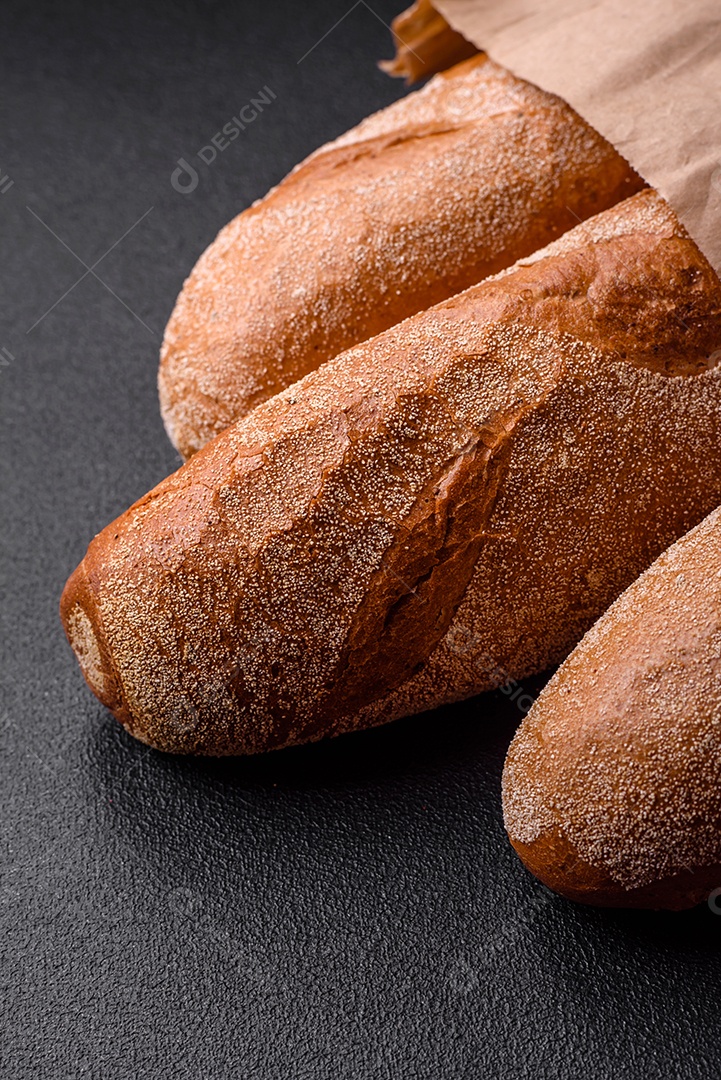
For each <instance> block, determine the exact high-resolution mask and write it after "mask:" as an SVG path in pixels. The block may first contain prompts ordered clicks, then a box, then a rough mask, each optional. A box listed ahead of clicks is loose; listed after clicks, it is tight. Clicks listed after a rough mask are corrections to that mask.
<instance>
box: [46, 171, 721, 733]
mask: <svg viewBox="0 0 721 1080" xmlns="http://www.w3.org/2000/svg"><path fill="white" fill-rule="evenodd" d="M720 342H721V284H720V283H719V281H718V278H717V277H716V275H715V274H714V272H713V270H712V269H711V267H710V266H709V265H708V263H707V262H706V260H705V259H704V258H703V256H702V255H701V253H700V252H699V251H698V249H697V247H696V246H695V244H694V243H693V242H692V241H691V240H690V239H689V238H688V237H687V235H686V234H685V232H684V231H683V229H682V227H681V226H680V224H679V223H678V221H677V219H676V217H675V215H674V213H673V211H672V210H671V209H670V208H669V207H668V206H667V205H666V204H665V203H664V202H663V200H662V199H660V197H659V196H657V195H656V194H655V193H653V192H650V191H647V192H642V193H640V194H638V195H636V196H634V197H633V198H632V199H629V200H627V201H626V202H624V203H622V204H620V205H619V206H617V207H615V208H613V209H612V210H609V211H606V212H605V213H604V214H601V215H599V216H598V217H596V218H594V219H592V220H591V221H589V222H586V223H585V224H583V225H580V226H578V228H577V229H574V230H573V231H572V232H570V233H568V234H566V235H565V236H564V237H562V238H561V239H560V240H559V241H557V242H556V243H555V244H553V245H552V246H551V247H550V248H548V249H546V251H542V252H539V253H537V254H536V255H534V256H533V257H531V258H530V259H529V260H528V264H527V265H522V264H519V265H518V266H516V267H515V268H514V269H513V270H512V271H509V272H507V273H505V274H503V275H501V276H500V277H499V278H497V279H491V280H489V281H487V282H483V283H482V284H480V285H476V286H474V287H472V288H471V289H469V290H467V291H466V292H465V293H462V294H461V295H459V296H456V297H454V298H452V299H450V300H448V301H445V302H444V303H442V304H440V305H438V306H436V307H434V308H431V309H429V310H428V311H425V312H422V313H420V314H418V315H416V316H414V317H412V318H410V319H408V320H406V321H405V322H403V323H401V324H400V325H398V326H396V327H393V328H392V329H390V330H388V331H386V332H385V333H383V334H381V335H379V336H378V337H376V338H373V339H372V340H370V341H368V342H365V343H364V344H362V345H359V346H356V347H355V348H354V349H351V350H349V351H348V352H346V353H344V354H342V355H341V356H339V357H337V358H336V359H335V360H333V361H331V362H330V363H328V364H326V365H324V366H323V367H322V368H320V369H318V370H317V371H315V372H312V373H311V374H310V375H308V376H306V377H305V378H304V379H303V380H302V381H301V382H299V383H297V384H296V385H294V386H293V387H290V388H289V389H287V390H285V391H283V392H282V393H281V394H278V395H277V396H276V397H274V398H273V399H271V400H270V401H268V402H266V403H264V404H263V405H260V406H259V407H258V408H257V409H256V410H254V412H253V413H252V414H251V415H250V416H248V417H246V418H245V419H244V420H242V421H239V422H238V423H236V424H235V425H233V426H232V427H231V428H229V429H228V430H227V431H226V432H224V433H223V434H222V435H220V436H219V437H218V438H217V439H216V440H214V441H213V442H212V443H211V444H210V445H209V446H207V447H206V448H205V449H204V450H203V451H201V452H200V453H199V454H197V455H196V456H195V457H194V458H193V459H192V460H191V461H190V462H188V463H187V464H186V465H185V466H183V467H182V468H181V469H180V470H179V471H178V472H176V473H175V474H174V475H173V476H171V477H169V479H167V480H166V481H164V482H163V483H161V484H160V485H158V487H156V488H155V489H154V490H153V491H152V492H150V494H149V495H147V496H146V497H145V498H143V499H141V500H140V501H139V502H138V503H136V504H135V505H134V506H133V507H131V509H130V510H129V511H127V513H125V514H124V515H122V516H121V517H120V518H118V520H117V521H116V522H115V523H114V524H112V525H110V526H108V528H106V529H105V530H104V531H103V532H102V533H101V534H100V535H99V536H97V537H96V538H95V540H94V541H93V542H92V544H91V545H90V548H89V550H88V553H87V555H86V557H85V559H84V560H83V562H82V563H81V565H80V566H79V567H78V569H77V570H76V571H75V573H74V574H73V576H72V577H71V579H70V581H69V582H68V584H67V586H66V589H65V592H64V594H63V600H62V616H63V620H64V623H65V626H66V629H67V632H68V636H69V638H70V641H71V643H72V645H73V648H74V649H75V651H76V653H77V655H78V658H79V660H80V663H81V666H82V668H83V671H84V672H85V675H86V678H87V680H88V682H89V683H90V686H91V687H92V689H93V690H94V691H95V693H96V694H97V695H98V697H99V698H100V699H101V700H102V701H103V702H105V704H106V705H108V707H109V708H111V709H112V710H113V711H114V712H115V714H116V715H117V716H118V718H119V719H120V720H121V721H122V722H123V723H124V724H125V725H126V726H127V727H128V729H129V730H130V731H132V732H133V734H135V735H137V736H138V737H139V738H141V739H143V740H145V741H146V742H149V743H151V744H152V745H154V746H157V747H160V748H162V749H166V750H174V751H183V752H195V753H205V754H229V753H250V752H254V751H259V750H266V749H270V748H273V747H280V746H285V745H289V744H292V743H299V742H303V741H307V740H310V739H315V738H320V737H321V736H323V735H328V734H335V733H338V732H340V731H345V730H353V729H355V728H360V727H364V726H369V725H371V724H376V723H382V722H384V721H386V720H391V719H393V718H394V717H397V716H401V715H404V714H408V713H412V712H418V711H420V710H422V709H426V708H430V707H433V706H435V705H438V704H441V703H442V702H446V701H451V700H454V699H458V698H463V697H468V696H470V695H472V694H476V693H478V692H479V691H482V690H486V689H488V688H490V687H491V686H493V685H495V684H496V683H497V682H498V674H497V673H498V671H499V670H500V671H502V672H504V674H505V677H508V676H514V677H519V676H523V675H526V674H529V673H531V672H534V671H540V670H542V669H544V668H546V667H547V666H548V665H549V664H551V663H553V662H555V661H559V660H561V659H562V658H563V657H564V656H566V655H567V653H568V652H569V651H570V649H571V648H572V647H573V646H574V645H575V644H576V642H577V641H578V640H579V638H580V637H581V636H582V634H583V633H584V632H585V631H586V630H587V629H588V627H589V626H590V625H591V624H592V623H593V621H594V620H595V619H596V618H597V617H598V616H599V615H600V614H601V612H602V611H603V610H604V609H605V608H606V607H607V606H608V604H609V603H610V602H611V601H612V600H613V599H615V597H616V596H617V595H618V594H619V593H620V592H621V591H622V590H623V589H624V588H625V587H626V586H627V585H628V584H629V583H630V582H631V581H632V580H633V579H634V578H635V577H636V576H637V575H638V574H639V573H640V572H641V570H643V569H644V568H645V567H646V566H648V565H649V564H650V563H651V562H652V561H653V559H654V558H656V556H657V555H658V554H659V553H660V552H661V551H663V550H664V548H666V547H667V546H668V545H669V543H671V542H672V541H673V540H674V539H676V538H677V537H678V536H680V535H681V534H683V533H684V532H685V531H686V530H687V529H688V528H690V527H691V526H692V525H694V524H696V522H698V521H699V520H700V519H701V518H702V517H703V516H704V515H705V514H707V513H708V512H709V511H710V509H711V508H712V507H713V506H714V505H715V504H716V503H718V502H719V501H721V470H720V469H719V467H718V464H719V463H718V447H719V444H720V441H721V369H719V368H717V367H712V366H711V365H710V362H709V356H710V355H711V353H712V351H713V349H714V348H715V347H716V346H717V345H718V344H719V343H720Z"/></svg>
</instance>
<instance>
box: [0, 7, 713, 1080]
mask: <svg viewBox="0 0 721 1080" xmlns="http://www.w3.org/2000/svg"><path fill="white" fill-rule="evenodd" d="M399 6H400V2H399V0H396V3H393V0H371V6H370V7H369V6H368V5H366V4H364V3H362V2H361V3H359V4H357V5H356V6H355V7H353V8H350V4H348V5H346V2H345V0H343V2H342V3H339V2H337V0H325V2H321V0H316V2H314V3H313V4H312V5H301V4H291V3H289V2H286V3H275V2H270V0H269V2H268V3H266V4H250V3H242V4H241V3H234V4H233V3H211V2H206V3H195V4H193V3H190V2H186V3H176V4H171V3H166V2H162V3H152V2H150V0H148V2H146V3H145V4H141V3H123V2H122V0H121V2H113V3H109V2H107V0H102V2H99V3H95V4H90V3H87V4H85V5H83V6H75V5H73V4H70V3H56V4H43V3H38V4H35V5H28V4H27V3H16V4H8V3H5V4H3V5H2V8H0V135H1V142H0V229H1V230H2V232H1V236H2V248H1V250H2V260H1V261H0V284H1V287H2V304H1V305H0V364H1V365H2V366H0V394H1V397H2V412H3V418H2V436H3V439H4V446H3V450H2V468H3V482H2V496H3V500H4V502H5V503H6V507H4V510H3V520H4V529H3V542H4V545H5V547H4V552H3V563H2V566H3V595H4V602H3V604H2V606H1V607H0V617H1V618H2V621H3V630H4V633H3V643H2V647H3V650H4V656H3V659H4V665H3V669H4V674H5V677H4V697H3V704H2V727H1V735H0V739H1V743H2V750H1V753H2V759H1V764H0V769H1V772H2V781H1V782H2V788H1V789H0V790H1V797H2V815H1V829H2V840H1V846H0V868H1V870H0V920H1V925H0V947H1V949H2V962H1V964H0V981H1V982H2V1014H3V1015H2V1017H1V1018H0V1075H2V1076H3V1077H5V1076H7V1077H11V1078H16V1077H17V1078H20V1077H23V1078H24V1077H28V1078H29V1077H32V1078H38V1077H41V1078H44V1077H52V1078H55V1077H58V1078H65V1077H71V1078H75V1077H81V1076H82V1077H98V1078H102V1080H115V1078H120V1077H123V1078H124V1077H140V1078H156V1077H158V1078H160V1077H189V1078H193V1080H221V1078H222V1080H231V1078H232V1080H239V1078H245V1077H262V1078H273V1080H275V1078H278V1080H280V1078H324V1077H328V1078H333V1080H339V1078H345V1077H353V1078H356V1077H358V1078H375V1077H380V1078H388V1080H391V1078H392V1080H396V1078H402V1077H408V1078H424V1080H426V1078H427V1080H444V1078H448V1080H459V1078H465V1077H469V1078H476V1077H518V1078H521V1077H524V1078H525V1077H529V1078H530V1077H549V1078H554V1080H559V1078H561V1080H562V1078H566V1077H568V1078H574V1080H575V1078H577V1077H579V1076H582V1077H584V1078H588V1080H594V1078H607V1077H608V1078H617V1077H629V1078H633V1080H641V1078H646V1077H648V1078H649V1080H651V1078H653V1080H657V1078H661V1077H663V1078H667V1077H683V1078H686V1077H711V1076H718V1075H719V1071H720V1068H721V1066H720V1065H719V1060H720V1059H721V1023H720V1021H719V998H718V993H719V985H720V981H721V918H720V917H719V916H718V915H714V914H713V913H712V912H711V911H710V909H709V908H708V907H701V908H698V909H696V910H695V911H693V912H688V913H685V914H682V915H666V914H649V913H635V914H634V913H624V912H616V913H614V912H602V911H594V910H586V909H583V908H580V907H575V906H573V905H570V904H567V903H565V902H563V901H562V900H560V899H557V898H554V897H551V896H550V895H549V894H547V893H545V892H544V891H543V890H542V889H541V888H540V886H538V884H537V883H536V882H535V881H534V880H533V879H532V878H530V876H529V875H528V874H527V873H526V872H525V871H524V869H523V868H522V866H521V865H520V864H519V862H518V861H517V860H516V858H515V856H514V855H513V853H512V851H511V850H510V849H509V846H508V844H507V842H506V839H505V835H504V833H503V828H502V823H501V817H500V807H499V782H500V774H501V768H502V763H503V756H504V753H505V748H506V746H507V743H508V740H509V738H510V736H511V734H512V731H513V729H514V727H515V725H516V724H517V723H518V721H519V719H520V713H519V711H518V709H517V707H516V706H515V705H514V704H513V703H512V702H509V700H508V699H507V698H505V697H503V695H501V694H496V695H489V696H486V697H484V698H479V699H477V700H475V701H471V702H468V703H466V704H464V705H461V706H457V707H454V708H448V709H445V710H443V711H442V712H440V713H436V714H431V715H428V716H424V717H419V718H416V719H411V720H408V721H404V722H401V723H398V724H395V725H392V726H390V727H388V728H386V729H383V730H378V731H374V732H370V733H367V734H363V735H359V736H351V737H346V738H343V739H339V740H338V741H336V742H332V743H327V744H321V745H318V746H315V747H311V748H305V749H301V750H294V751H287V752H283V753H279V754H276V755H273V756H270V757H268V758H266V759H259V760H246V761H239V762H232V761H228V762H208V761H192V760H182V759H175V758H170V757H163V756H161V755H159V754H157V753H155V752H153V751H149V750H147V749H146V748H144V747H142V746H140V745H139V744H136V743H135V742H134V741H133V740H132V739H131V738H129V737H128V736H126V735H125V734H124V732H123V731H122V730H121V729H120V728H119V726H118V725H117V724H116V723H115V721H114V720H113V719H112V717H110V716H109V715H108V714H107V713H106V712H105V711H104V710H103V709H102V708H101V707H100V705H99V704H98V703H97V702H96V701H95V699H94V698H93V697H92V696H91V694H90V693H89V691H88V690H87V689H86V687H85V685H84V683H83V681H82V678H81V675H80V672H79V670H78V668H77V665H76V664H75V662H74V659H73V657H72V655H71V653H70V650H69V648H68V646H67V644H66V642H65V639H64V636H63V634H62V631H61V628H60V624H59V621H58V618H57V602H58V597H59V594H60V590H61V588H62V584H63V582H64V580H65V578H66V576H67V575H68V573H69V572H70V571H71V569H72V568H73V567H74V566H75V564H76V563H77V562H78V561H79V559H80V558H81V557H82V555H83V553H84V550H85V547H86V544H87V542H88V541H89V539H90V538H91V536H92V535H93V534H94V533H95V532H96V531H97V530H99V529H100V528H101V527H102V526H103V525H105V524H106V523H107V522H108V521H110V520H111V519H112V518H113V517H115V516H116V515H117V514H118V513H119V512H121V511H122V510H124V509H125V508H126V507H127V505H128V504H129V503H130V502H131V501H133V500H134V499H136V498H137V497H138V496H140V495H141V494H143V493H144V492H145V491H146V489H148V488H149V487H151V486H152V485H153V484H155V483H156V482H157V481H158V480H159V479H160V478H161V477H163V476H164V475H165V474H166V473H168V472H169V471H170V470H172V469H173V468H175V466H176V465H177V463H178V460H177V457H176V455H175V454H174V452H173V450H172V448H171V446H170V445H169V443H168V441H167V439H166V438H165V435H164V432H163V429H162V425H161V422H160V418H159V415H158V409H157V400H156V390H155V376H156V363H157V354H158V347H159V343H160V336H161V333H162V329H163V326H164V324H165V321H166V319H167V317H168V315H169V313H170V310H171V307H172V304H173V301H174V298H175V296H176V294H177V292H178V290H179V288H180V285H181V283H182V281H183V278H184V276H185V274H186V273H187V272H188V271H189V269H190V268H191V266H192V265H193V263H194V261H195V259H196V257H197V256H198V255H199V254H200V252H201V251H202V250H203V248H204V247H205V246H206V245H207V244H208V243H209V241H210V240H211V239H212V238H213V237H214V235H215V234H216V232H217V231H218V229H219V228H220V227H221V226H222V225H223V224H224V223H225V222H226V221H227V220H228V219H229V218H231V217H232V216H233V215H234V214H235V213H237V212H238V211H239V210H240V209H242V208H243V207H245V206H247V205H248V203H250V202H251V201H252V200H253V199H255V198H256V197H258V196H260V195H262V194H263V193H264V192H265V191H266V190H267V188H268V187H269V186H270V185H271V184H273V183H275V182H276V181H277V180H279V179H280V178H281V177H282V176H283V175H284V174H285V173H286V172H287V171H288V170H289V169H290V168H291V167H292V166H293V165H294V164H295V163H296V162H297V161H298V160H299V159H300V158H301V157H303V156H304V155H305V154H306V153H307V152H309V151H310V150H312V149H314V148H315V147H316V146H317V145H319V144H320V143H322V142H324V141H325V140H327V139H329V138H331V137H333V136H335V135H337V134H339V133H340V132H341V131H343V130H344V129H345V128H347V127H348V126H350V125H351V124H353V123H355V122H356V121H358V120H359V119H360V118H361V117H363V116H364V115H366V114H367V113H368V112H370V111H372V110H374V109H377V108H379V107H381V106H383V105H385V104H386V103H388V102H390V101H392V100H393V99H394V98H396V97H397V96H398V95H399V94H401V93H403V92H404V91H403V88H402V87H401V86H400V85H399V84H398V83H396V82H392V81H391V80H389V79H388V78H386V77H385V76H384V75H382V74H381V73H380V72H378V71H377V69H376V68H375V64H374V61H375V60H376V58H378V57H380V56H384V55H386V56H387V55H389V53H390V47H389V35H388V31H387V29H386V27H385V26H384V22H388V21H389V20H390V18H391V17H392V16H393V14H395V12H396V10H397V7H399ZM349 9H350V10H349ZM344 15H346V17H345V18H343V19H342V21H341V22H340V24H339V25H338V26H336V27H335V29H331V28H332V27H333V26H334V23H336V21H337V20H339V19H341V17H342V16H344ZM326 33H327V36H326V37H325V38H324V40H322V41H320V43H319V44H317V46H316V47H315V48H313V49H312V52H310V53H309V55H307V56H306V57H305V59H304V60H303V61H302V63H298V61H299V59H300V58H301V57H302V56H303V55H304V54H305V53H306V52H307V51H308V50H309V49H311V48H312V47H313V46H314V45H315V43H316V42H318V41H319V39H321V38H322V36H323V35H324V34H326ZM266 85H267V86H269V87H270V88H271V89H272V91H273V92H274V94H275V95H276V99H275V100H274V101H273V102H272V104H271V105H270V106H268V107H267V108H266V109H265V110H264V111H263V113H262V114H261V115H260V116H259V117H258V118H257V119H256V120H255V121H254V122H253V123H252V124H250V125H249V126H248V128H247V130H246V131H245V132H244V133H243V134H242V136H241V137H240V138H238V139H237V140H236V141H234V142H233V143H232V145H231V146H230V147H229V148H228V149H227V150H225V151H224V152H223V153H222V154H219V155H218V158H217V159H216V160H215V161H214V162H213V164H212V165H210V166H205V165H203V164H202V163H199V162H198V161H197V158H194V155H195V154H196V152H197V150H198V149H199V148H200V147H202V146H204V145H206V144H207V143H208V142H209V141H210V138H211V137H212V135H214V134H215V133H216V132H217V131H218V130H219V129H220V128H221V127H222V126H223V124H224V123H226V122H227V121H228V120H229V119H230V117H231V116H233V115H234V114H236V113H237V111H238V109H239V108H241V107H242V106H243V105H245V104H246V103H247V102H248V101H249V100H250V98H251V97H254V96H256V94H257V91H259V90H260V89H261V88H262V87H264V86H266ZM181 157H184V158H185V159H186V160H188V161H195V165H196V167H197V171H198V183H197V187H196V188H195V190H194V191H193V192H192V193H191V194H188V195H183V194H180V193H178V192H177V191H175V190H174V189H173V187H172V186H171V182H170V178H171V174H172V172H173V170H174V168H175V167H176V164H177V161H178V159H179V158H181ZM2 177H7V179H5V180H3V179H2ZM10 181H12V186H9V184H10ZM151 207H152V209H150V208H151ZM140 219H142V220H140ZM136 222H137V224H135V223H136ZM134 224H135V227H132V226H134ZM128 230H130V231H129V232H128ZM126 233H127V235H125V234H126ZM97 260H100V261H99V262H96V261H97ZM89 267H92V268H93V270H92V271H91V272H88V268H89ZM82 275H85V276H84V277H82ZM95 275H98V276H97V277H96V276H95ZM79 279H80V280H79ZM63 294H65V295H63ZM61 297H62V299H61Z"/></svg>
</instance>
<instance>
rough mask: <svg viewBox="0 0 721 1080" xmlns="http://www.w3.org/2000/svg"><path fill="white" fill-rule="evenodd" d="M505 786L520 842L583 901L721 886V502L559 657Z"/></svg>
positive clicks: (551, 879)
mask: <svg viewBox="0 0 721 1080" xmlns="http://www.w3.org/2000/svg"><path fill="white" fill-rule="evenodd" d="M503 791H504V814H505V821H506V828H507V830H508V833H509V836H510V839H511V842H512V844H513V846H514V847H515V849H516V850H517V852H518V853H519V855H520V856H521V858H522V860H523V861H524V863H525V864H526V865H527V866H528V867H529V869H530V870H532V871H533V873H534V874H536V875H537V876H538V877H539V878H541V880H542V881H544V882H545V883H546V884H547V885H548V886H550V888H552V889H555V890H556V891H557V892H560V893H562V894H563V895H565V896H567V897H569V898H571V899H573V900H579V901H582V902H585V903H589V904H599V905H607V906H620V907H650V908H672V909H678V908H684V907H689V906H691V905H693V904H696V903H698V902H699V901H702V900H705V899H707V898H708V897H709V896H710V895H711V894H712V893H714V892H715V891H716V890H717V889H719V890H721V509H719V510H716V511H715V512H714V513H712V514H711V515H710V516H709V517H708V518H706V520H705V521H703V522H702V524H700V525H699V526H698V527H697V528H695V529H694V530H693V531H692V532H690V533H689V534H687V535H686V536H685V537H683V539H681V540H679V541H678V543H676V544H675V545H674V546H673V547H671V548H670V549H669V550H668V551H667V552H665V554H663V555H661V556H660V558H659V559H658V560H657V561H656V562H655V563H654V564H653V566H651V567H650V569H648V570H647V571H646V572H645V573H644V574H643V575H642V576H641V577H640V578H639V579H638V580H637V581H635V582H634V583H633V584H632V585H631V586H630V587H629V588H628V589H627V590H626V592H624V593H623V595H622V596H621V597H620V598H619V599H618V600H617V601H616V603H615V604H614V605H613V606H612V607H611V608H610V609H609V611H607V612H606V614H605V615H603V616H602V617H601V619H600V620H599V621H598V622H597V623H596V624H595V626H594V627H593V628H592V629H591V630H590V631H589V632H588V634H587V635H586V636H585V638H584V639H583V641H582V642H581V643H580V645H579V646H578V647H577V648H576V649H575V650H574V652H573V653H572V654H571V656H570V657H569V658H568V660H567V661H566V662H565V663H564V664H563V666H562V667H561V668H560V669H559V671H558V672H557V673H556V675H555V676H554V677H553V679H552V680H551V681H550V683H549V684H548V685H547V686H546V688H545V689H544V690H543V692H542V693H541V695H540V697H539V698H538V700H537V702H536V703H535V705H534V706H533V708H532V709H531V712H530V713H529V714H528V716H527V718H526V719H525V721H524V722H523V724H522V725H521V727H520V729H519V731H518V733H517V734H516V737H515V739H514V741H513V743H512V745H511V748H510V751H509V754H508V759H507V761H506V767H505V770H504V778H503ZM718 906H719V908H721V904H719V905H718Z"/></svg>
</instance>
